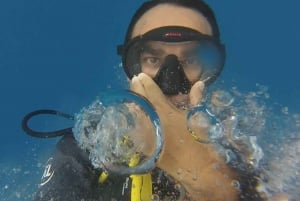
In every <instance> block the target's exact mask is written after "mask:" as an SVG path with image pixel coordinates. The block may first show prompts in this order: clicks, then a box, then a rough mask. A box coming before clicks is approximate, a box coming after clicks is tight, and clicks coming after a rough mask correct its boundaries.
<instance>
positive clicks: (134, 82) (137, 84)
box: [130, 76, 146, 97]
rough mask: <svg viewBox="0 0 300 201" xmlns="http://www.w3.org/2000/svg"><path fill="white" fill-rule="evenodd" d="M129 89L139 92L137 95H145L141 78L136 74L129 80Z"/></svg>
mask: <svg viewBox="0 0 300 201" xmlns="http://www.w3.org/2000/svg"><path fill="white" fill-rule="evenodd" d="M130 89H131V90H132V91H133V92H135V93H137V94H139V95H142V96H144V97H146V91H145V88H144V86H143V84H142V82H141V80H140V79H139V78H138V77H137V76H134V77H133V78H132V79H131V82H130Z"/></svg>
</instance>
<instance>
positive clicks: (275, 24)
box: [0, 0, 300, 201]
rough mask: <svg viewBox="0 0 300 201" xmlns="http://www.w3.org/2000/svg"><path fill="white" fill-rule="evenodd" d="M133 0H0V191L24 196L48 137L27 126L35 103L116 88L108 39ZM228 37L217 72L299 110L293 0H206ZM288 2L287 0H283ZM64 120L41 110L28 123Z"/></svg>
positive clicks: (54, 105)
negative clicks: (220, 70)
mask: <svg viewBox="0 0 300 201" xmlns="http://www.w3.org/2000/svg"><path fill="white" fill-rule="evenodd" d="M141 2H142V1H141V0H131V1H130V3H129V2H128V1H118V2H116V1H99V0H98V1H96V0H86V1H78V0H74V1H65V0H59V1H58V0H51V1H46V0H33V1H25V0H1V1H0V92H1V98H0V108H1V109H0V111H1V117H0V118H1V120H0V122H1V123H0V125H1V137H2V139H1V146H0V153H1V154H0V167H1V169H0V197H1V199H2V200H8V201H16V200H20V201H24V200H30V195H31V194H32V192H33V191H34V190H33V189H35V188H36V186H37V181H38V180H39V178H40V176H41V174H42V173H41V171H42V164H43V163H44V162H45V161H46V159H47V157H48V156H49V154H50V153H51V151H52V150H53V146H54V144H55V142H56V140H55V139H53V140H40V139H35V138H31V137H29V136H26V135H25V134H24V132H23V131H22V130H21V127H20V122H21V119H22V117H23V115H24V114H26V113H27V112H30V111H32V110H34V109H40V108H50V109H58V110H61V111H64V112H67V113H71V114H73V113H75V112H77V111H79V110H80V108H81V107H82V106H84V105H86V104H89V103H90V102H91V101H92V100H94V98H95V97H96V96H97V94H98V93H99V92H100V91H102V90H104V89H110V88H113V89H117V88H123V87H124V85H125V82H124V81H122V80H123V79H124V74H123V72H122V71H121V69H120V68H119V63H120V58H119V57H118V56H117V54H116V45H118V44H120V43H121V42H122V41H123V35H124V34H125V30H126V27H127V24H128V22H129V20H130V17H131V15H132V13H133V12H134V10H135V9H136V8H137V7H138V5H139V4H140V3H141ZM207 2H209V3H210V5H211V6H212V7H213V9H214V10H215V12H216V15H217V18H218V20H219V24H220V27H221V32H222V40H223V41H224V43H225V44H226V47H227V55H228V57H227V58H228V59H227V63H226V67H225V70H224V73H223V74H222V76H221V78H220V79H221V80H226V83H227V84H228V83H229V84H228V86H229V87H230V86H232V85H233V86H236V87H238V89H239V90H240V91H245V92H247V91H251V90H256V84H257V83H259V84H261V85H264V86H267V87H268V93H269V94H270V98H269V99H268V104H270V106H272V107H275V110H277V109H278V110H280V109H282V108H283V107H287V108H288V111H289V114H292V113H299V112H300V104H299V102H300V90H299V88H300V82H299V75H300V61H299V47H300V38H299V35H300V22H299V19H300V13H299V12H298V8H299V5H300V3H298V1H286V3H283V2H282V1H271V0H268V1H261V0H254V1H247V2H246V1H233V0H229V1H226V2H221V1H219V0H207ZM287 2H288V3H287ZM65 124H69V122H61V121H50V120H44V121H39V122H35V123H34V125H35V126H36V127H35V128H38V129H48V128H49V129H55V128H61V127H63V126H64V125H65Z"/></svg>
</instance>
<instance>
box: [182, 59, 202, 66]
mask: <svg viewBox="0 0 300 201" xmlns="http://www.w3.org/2000/svg"><path fill="white" fill-rule="evenodd" d="M181 65H182V66H183V67H184V68H199V67H200V61H199V58H197V57H188V58H186V59H184V60H182V61H181Z"/></svg>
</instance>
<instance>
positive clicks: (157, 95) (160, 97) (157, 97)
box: [138, 73, 168, 105]
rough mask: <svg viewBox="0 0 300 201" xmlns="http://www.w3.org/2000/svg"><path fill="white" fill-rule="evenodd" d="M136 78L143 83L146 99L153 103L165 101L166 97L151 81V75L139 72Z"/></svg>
mask: <svg viewBox="0 0 300 201" xmlns="http://www.w3.org/2000/svg"><path fill="white" fill-rule="evenodd" d="M138 79H139V80H140V82H141V83H142V85H143V88H144V91H145V93H146V95H145V96H146V97H147V99H148V100H149V101H150V102H151V103H152V104H154V105H156V104H157V105H161V104H162V103H167V102H168V101H167V99H166V97H165V96H164V94H163V93H162V91H161V89H160V88H159V87H158V86H157V84H156V83H155V82H154V81H153V79H152V78H151V77H149V76H148V75H146V74H145V73H140V74H139V75H138Z"/></svg>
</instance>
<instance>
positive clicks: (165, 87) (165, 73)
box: [154, 54, 191, 95]
mask: <svg viewBox="0 0 300 201" xmlns="http://www.w3.org/2000/svg"><path fill="white" fill-rule="evenodd" d="M154 81H155V82H156V83H157V85H158V86H159V87H160V88H161V90H162V91H163V93H164V94H167V95H176V94H179V93H183V94H186V93H188V92H189V90H190V88H191V83H190V82H189V80H188V79H187V77H186V75H185V73H184V70H183V68H182V65H181V64H180V62H179V61H178V58H177V56H176V55H174V54H170V55H168V56H166V58H165V60H164V63H163V64H162V65H161V67H160V69H159V71H158V72H157V74H156V76H155V77H154Z"/></svg>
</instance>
